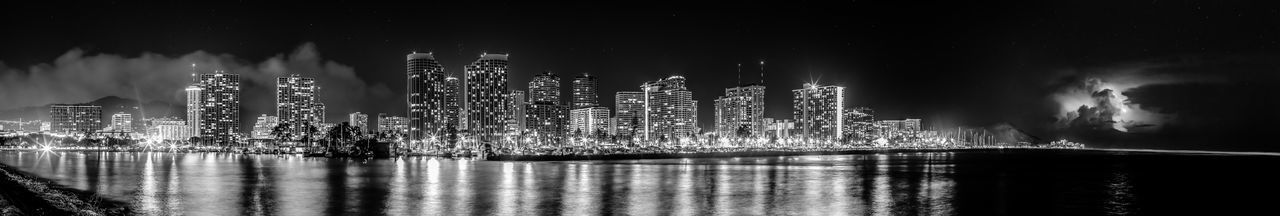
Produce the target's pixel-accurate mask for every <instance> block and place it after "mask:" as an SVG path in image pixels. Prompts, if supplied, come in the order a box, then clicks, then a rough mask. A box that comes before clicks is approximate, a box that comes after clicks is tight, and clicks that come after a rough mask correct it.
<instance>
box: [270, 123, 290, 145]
mask: <svg viewBox="0 0 1280 216" xmlns="http://www.w3.org/2000/svg"><path fill="white" fill-rule="evenodd" d="M289 127H291V126H290V125H289V123H281V124H276V126H275V127H271V136H272V137H275V138H276V142H279V143H283V142H284V141H285V140H288V139H289V138H290V137H291V136H293V134H292V133H290V132H289ZM277 145H279V144H278V143H277Z"/></svg>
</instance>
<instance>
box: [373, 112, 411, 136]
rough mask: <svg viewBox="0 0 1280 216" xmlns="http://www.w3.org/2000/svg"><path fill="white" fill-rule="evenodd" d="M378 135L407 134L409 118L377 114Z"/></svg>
mask: <svg viewBox="0 0 1280 216" xmlns="http://www.w3.org/2000/svg"><path fill="white" fill-rule="evenodd" d="M378 133H383V134H388V135H389V136H397V135H398V136H404V135H406V134H408V133H409V118H407V117H402V116H389V115H386V113H378Z"/></svg>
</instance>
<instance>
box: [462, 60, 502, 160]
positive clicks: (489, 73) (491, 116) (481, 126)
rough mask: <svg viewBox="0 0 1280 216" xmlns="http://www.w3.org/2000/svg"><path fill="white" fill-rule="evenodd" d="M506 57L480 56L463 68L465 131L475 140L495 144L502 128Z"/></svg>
mask: <svg viewBox="0 0 1280 216" xmlns="http://www.w3.org/2000/svg"><path fill="white" fill-rule="evenodd" d="M507 65H508V60H507V55H506V54H488V53H485V54H482V55H480V58H479V59H477V60H476V61H475V62H472V63H471V64H469V65H467V68H466V72H467V76H466V86H467V87H466V91H467V92H466V94H467V97H466V99H465V100H466V107H465V108H464V109H465V110H466V113H467V115H466V116H467V130H469V131H470V132H471V134H473V135H476V136H477V137H476V138H478V140H479V141H481V142H488V141H497V140H498V138H499V136H501V135H502V134H503V132H504V129H505V127H506V121H505V119H506V118H503V117H504V116H505V115H507V114H508V113H507V110H508V107H506V106H505V105H507V104H506V102H504V100H506V97H507V93H509V92H508V90H507V70H508V66H507Z"/></svg>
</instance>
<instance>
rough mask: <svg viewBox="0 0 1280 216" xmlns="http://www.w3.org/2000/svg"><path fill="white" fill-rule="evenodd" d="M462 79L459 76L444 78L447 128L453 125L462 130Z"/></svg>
mask: <svg viewBox="0 0 1280 216" xmlns="http://www.w3.org/2000/svg"><path fill="white" fill-rule="evenodd" d="M462 97H463V95H462V80H461V79H458V78H457V77H452V76H450V77H445V78H444V115H445V117H444V118H445V123H444V124H445V126H444V127H445V128H448V127H449V125H453V127H454V129H458V130H461V129H463V128H465V127H463V126H462V121H461V119H463V118H462V113H463V112H462V111H463V110H462Z"/></svg>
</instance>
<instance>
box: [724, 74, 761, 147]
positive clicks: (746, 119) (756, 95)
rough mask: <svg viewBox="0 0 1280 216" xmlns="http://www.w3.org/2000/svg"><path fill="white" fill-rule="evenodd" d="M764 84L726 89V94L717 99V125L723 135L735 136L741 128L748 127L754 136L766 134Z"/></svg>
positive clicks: (748, 130)
mask: <svg viewBox="0 0 1280 216" xmlns="http://www.w3.org/2000/svg"><path fill="white" fill-rule="evenodd" d="M764 89H765V87H764V86H763V85H756V84H748V85H744V86H738V87H733V88H728V89H725V90H724V96H721V97H720V98H718V99H716V104H715V115H716V116H715V127H716V132H717V134H719V135H721V136H735V135H737V132H738V130H739V128H744V127H745V128H746V129H747V132H748V133H750V134H751V135H752V136H759V135H763V134H764V125H765V124H766V122H764V107H765V106H764Z"/></svg>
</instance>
